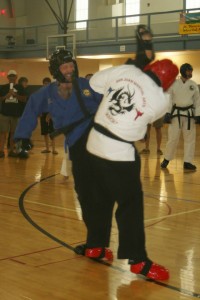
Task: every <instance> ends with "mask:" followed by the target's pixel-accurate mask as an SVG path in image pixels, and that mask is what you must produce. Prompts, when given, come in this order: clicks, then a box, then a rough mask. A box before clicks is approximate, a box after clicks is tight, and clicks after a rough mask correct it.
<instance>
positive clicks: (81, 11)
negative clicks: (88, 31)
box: [76, 0, 88, 29]
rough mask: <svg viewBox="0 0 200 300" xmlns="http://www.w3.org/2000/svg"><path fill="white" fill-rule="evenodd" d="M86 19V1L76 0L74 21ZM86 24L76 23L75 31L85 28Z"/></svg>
mask: <svg viewBox="0 0 200 300" xmlns="http://www.w3.org/2000/svg"><path fill="white" fill-rule="evenodd" d="M87 19H88V0H76V21H81V20H87ZM86 26H87V23H86V22H78V23H76V28H77V29H84V28H86Z"/></svg>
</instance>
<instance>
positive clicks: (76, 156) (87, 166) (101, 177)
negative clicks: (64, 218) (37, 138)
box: [70, 134, 147, 263]
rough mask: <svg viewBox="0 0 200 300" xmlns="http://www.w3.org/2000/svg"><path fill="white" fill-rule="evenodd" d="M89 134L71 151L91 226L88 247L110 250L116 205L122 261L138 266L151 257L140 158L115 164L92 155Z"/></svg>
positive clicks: (73, 165) (79, 192)
mask: <svg viewBox="0 0 200 300" xmlns="http://www.w3.org/2000/svg"><path fill="white" fill-rule="evenodd" d="M86 142H87V134H85V135H84V136H83V137H82V138H81V139H80V140H79V141H78V142H77V143H76V144H75V145H74V146H73V147H71V148H70V156H71V159H72V172H73V176H74V181H75V189H76V192H77V194H78V199H79V201H80V205H81V209H82V215H83V220H84V222H85V224H86V227H87V247H88V248H93V247H108V246H109V243H110V233H111V226H112V216H113V208H114V204H115V203H117V205H118V207H117V210H116V213H115V216H116V221H117V225H118V230H119V248H118V258H121V259H133V260H134V261H135V262H136V263H137V262H140V261H143V260H145V259H146V258H147V254H146V250H145V234H144V215H143V192H142V187H141V181H140V158H139V156H138V155H137V153H136V160H135V161H134V162H115V161H108V160H104V159H101V158H98V157H96V156H94V155H91V154H89V153H88V152H87V151H86V149H85V147H86Z"/></svg>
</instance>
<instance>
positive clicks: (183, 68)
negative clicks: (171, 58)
mask: <svg viewBox="0 0 200 300" xmlns="http://www.w3.org/2000/svg"><path fill="white" fill-rule="evenodd" d="M186 71H193V67H192V66H191V65H190V64H187V63H186V64H183V65H182V66H181V67H180V73H181V76H182V77H183V78H186V79H189V78H191V77H192V74H190V75H187V74H186Z"/></svg>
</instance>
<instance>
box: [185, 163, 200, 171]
mask: <svg viewBox="0 0 200 300" xmlns="http://www.w3.org/2000/svg"><path fill="white" fill-rule="evenodd" d="M183 168H184V169H185V170H192V171H195V170H196V168H197V167H196V166H195V165H193V164H191V163H188V162H184V164H183Z"/></svg>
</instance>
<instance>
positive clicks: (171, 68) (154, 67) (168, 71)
mask: <svg viewBox="0 0 200 300" xmlns="http://www.w3.org/2000/svg"><path fill="white" fill-rule="evenodd" d="M145 71H151V72H152V73H154V74H155V75H156V77H157V78H158V79H159V80H160V83H161V86H162V88H163V90H164V91H165V90H167V89H168V88H169V87H170V85H172V83H173V82H174V80H175V79H176V76H177V75H178V73H179V70H178V67H177V66H176V65H175V64H173V62H172V61H171V60H170V59H162V60H157V61H156V62H154V63H152V64H148V65H147V66H146V67H145V68H144V72H145Z"/></svg>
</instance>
